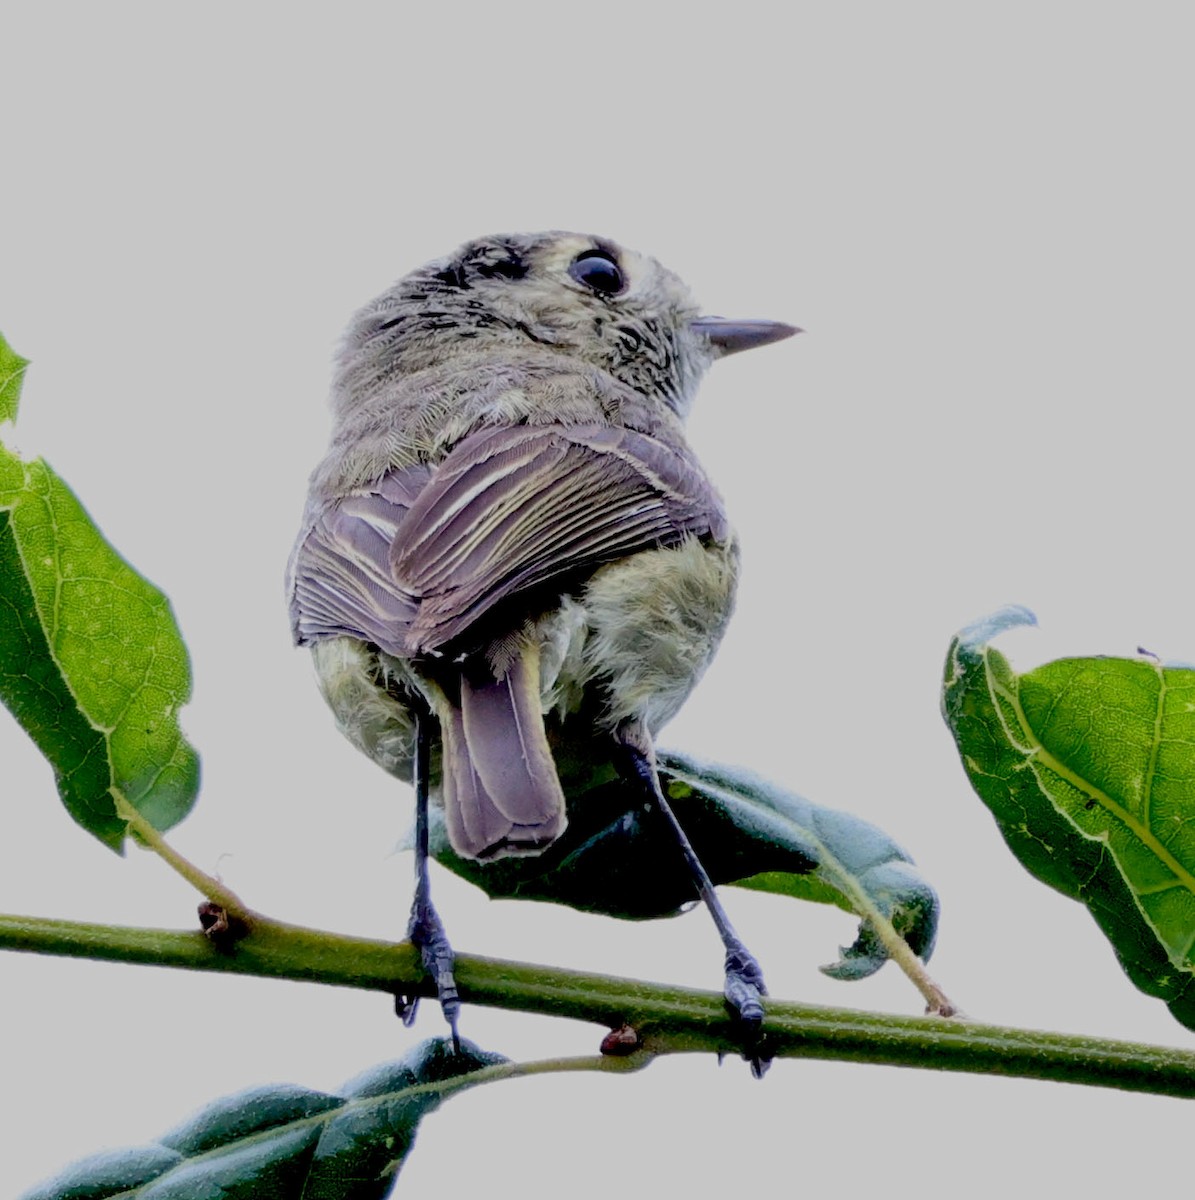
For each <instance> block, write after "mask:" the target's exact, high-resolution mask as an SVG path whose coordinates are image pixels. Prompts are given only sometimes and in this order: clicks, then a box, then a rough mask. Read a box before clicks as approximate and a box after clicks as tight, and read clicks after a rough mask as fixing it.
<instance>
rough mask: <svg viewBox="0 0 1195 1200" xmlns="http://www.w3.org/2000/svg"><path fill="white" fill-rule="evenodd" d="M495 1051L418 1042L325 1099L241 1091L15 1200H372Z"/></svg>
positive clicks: (387, 1188)
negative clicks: (146, 1142) (435, 1115)
mask: <svg viewBox="0 0 1195 1200" xmlns="http://www.w3.org/2000/svg"><path fill="white" fill-rule="evenodd" d="M505 1061H506V1059H504V1058H503V1057H502V1056H501V1055H500V1054H491V1053H488V1052H486V1051H483V1050H479V1049H478V1048H477V1047H476V1046H474V1045H472V1044H471V1043H469V1042H462V1043H461V1049H460V1053H459V1054H458V1053H456V1052H455V1051H454V1050H453V1049H452V1046H451V1043H450V1042H448V1041H447V1040H444V1041H440V1040H432V1041H426V1042H422V1043H420V1045H418V1046H416V1047H415V1048H414V1049H413V1050H412V1051H411V1052H410V1053H409V1054H407V1055H406V1056H405V1057H403V1058H402V1059H400V1060H398V1061H397V1062H393V1063H387V1064H385V1065H383V1066H379V1067H375V1068H374V1069H373V1070H371V1071H369V1072H367V1073H366V1074H365V1075H362V1076H358V1077H357V1078H356V1079H354V1080H350V1081H349V1082H348V1083H346V1084H345V1085H344V1087H343V1088H341V1089H340V1091H339V1092H337V1093H334V1094H329V1093H325V1092H317V1091H312V1090H309V1089H307V1088H300V1087H295V1086H293V1085H279V1086H276V1087H259V1088H253V1089H251V1090H249V1091H247V1092H242V1093H240V1094H239V1095H235V1096H228V1097H225V1098H223V1099H221V1100H217V1101H216V1102H215V1103H213V1104H211V1105H209V1106H208V1107H207V1108H205V1109H204V1110H203V1111H201V1112H200V1113H198V1114H196V1115H195V1116H194V1117H192V1118H191V1119H190V1120H188V1121H186V1122H185V1123H184V1124H182V1125H180V1126H179V1127H178V1128H176V1129H173V1130H171V1131H170V1132H169V1133H167V1134H165V1135H164V1136H163V1137H162V1138H160V1139H159V1141H158V1142H157V1143H156V1144H155V1145H152V1146H145V1147H136V1148H132V1149H129V1150H121V1151H116V1152H110V1153H106V1154H101V1155H95V1156H93V1157H92V1158H87V1159H83V1160H82V1161H81V1162H78V1163H75V1164H74V1165H73V1166H70V1167H68V1168H67V1169H66V1170H65V1171H63V1172H61V1173H60V1174H59V1175H56V1176H55V1177H54V1178H53V1179H50V1180H47V1181H46V1182H45V1183H43V1184H40V1185H39V1186H37V1187H34V1188H33V1189H32V1190H30V1191H28V1192H26V1193H25V1194H24V1196H23V1197H22V1200H107V1198H108V1197H116V1196H119V1197H121V1200H208V1198H210V1200H254V1198H257V1200H260V1198H261V1197H269V1198H270V1200H382V1197H385V1196H387V1195H389V1194H390V1192H391V1189H392V1188H393V1186H394V1181H395V1179H396V1177H397V1175H398V1172H399V1170H400V1168H401V1167H402V1164H403V1162H404V1161H405V1159H406V1156H407V1154H409V1153H410V1150H411V1146H412V1144H413V1143H414V1140H415V1134H416V1132H417V1130H418V1126H419V1122H420V1121H421V1120H422V1118H423V1117H424V1116H425V1115H426V1114H427V1113H429V1112H431V1111H433V1110H434V1109H435V1108H437V1107H438V1106H439V1104H440V1102H441V1101H442V1100H443V1099H444V1098H445V1097H446V1096H447V1095H449V1094H450V1093H452V1092H454V1091H459V1090H461V1089H462V1088H464V1087H470V1086H473V1084H474V1083H476V1082H478V1080H473V1079H470V1078H469V1076H471V1075H475V1074H476V1073H477V1072H478V1071H481V1070H482V1069H483V1068H485V1067H489V1066H494V1065H496V1064H498V1063H502V1062H505Z"/></svg>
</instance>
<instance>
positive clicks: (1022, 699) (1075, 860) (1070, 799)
mask: <svg viewBox="0 0 1195 1200" xmlns="http://www.w3.org/2000/svg"><path fill="white" fill-rule="evenodd" d="M1031 621H1032V615H1031V614H1028V613H1027V612H1026V610H1024V609H1016V610H1004V611H1003V612H1002V613H999V614H997V615H996V617H994V618H989V619H988V620H986V621H984V622H979V623H977V624H976V625H975V626H972V627H970V628H969V629H967V630H964V631H963V632H962V633H961V634H960V635H959V636H958V637H957V638H956V639H955V640H954V642H953V643H952V645H951V648H950V653H949V656H948V657H947V662H946V678H945V683H944V687H943V695H942V710H943V714H944V716H945V718H946V722H947V724H948V725H949V726H950V729H951V731H952V733H953V734H954V737H955V741H956V742H957V744H958V748H959V753H960V755H961V756H962V760H963V766H964V768H965V769H966V771H967V774H968V776H969V777H970V780H971V784H972V786H973V787H974V788H975V790H976V792H978V794H979V796H980V797H981V798H982V799H983V801H984V803H985V804H986V805H987V806H988V808H989V809H990V810H991V812H992V815H993V816H994V817H995V818H996V821H997V824H998V825H999V827H1000V831H1001V833H1002V834H1003V835H1004V839H1005V841H1006V842H1007V843H1008V846H1009V848H1010V849H1011V850H1012V851H1013V853H1014V854H1015V855H1016V856H1017V858H1018V859H1019V860H1020V862H1021V864H1022V865H1023V866H1024V867H1025V868H1026V869H1027V870H1029V871H1030V872H1031V873H1032V874H1033V875H1035V876H1036V877H1037V878H1038V879H1040V880H1042V882H1043V883H1047V884H1049V885H1050V886H1051V887H1053V888H1056V889H1057V890H1058V891H1060V892H1062V893H1063V894H1064V895H1067V896H1070V897H1072V898H1073V899H1076V900H1079V901H1080V902H1081V903H1083V904H1085V905H1086V906H1087V908H1088V909H1089V911H1090V912H1091V914H1092V916H1093V917H1094V918H1095V920H1096V922H1097V923H1098V924H1099V926H1100V928H1101V930H1103V932H1104V934H1105V935H1106V936H1107V937H1108V939H1109V941H1111V943H1112V946H1113V948H1114V950H1115V951H1116V954H1117V956H1118V958H1119V959H1120V962H1121V965H1122V966H1123V967H1124V969H1125V971H1126V973H1127V974H1128V975H1129V977H1130V979H1132V981H1133V982H1134V984H1136V986H1137V987H1138V988H1140V989H1141V990H1142V991H1144V992H1146V993H1147V994H1148V995H1151V996H1156V997H1159V998H1160V999H1162V1000H1164V1001H1165V1002H1166V1003H1167V1004H1168V1005H1169V1007H1170V1010H1171V1012H1172V1013H1173V1015H1174V1016H1175V1017H1176V1018H1177V1019H1178V1020H1179V1021H1181V1022H1182V1023H1183V1024H1184V1025H1186V1026H1187V1027H1188V1028H1192V1029H1195V670H1192V669H1190V668H1187V667H1172V666H1166V665H1164V664H1162V663H1160V662H1157V661H1155V660H1153V659H1145V658H1142V659H1124V658H1070V659H1061V660H1058V661H1056V662H1051V663H1046V664H1045V665H1044V666H1041V667H1038V668H1036V669H1035V670H1033V671H1029V672H1027V673H1026V674H1023V675H1019V674H1017V672H1015V671H1014V670H1013V668H1012V666H1011V665H1010V664H1009V662H1008V660H1007V659H1006V658H1005V657H1004V656H1003V655H1002V654H1000V652H999V651H998V650H995V649H994V648H993V647H992V646H990V645H989V644H988V640H989V639H990V638H991V637H994V636H995V635H996V634H997V633H999V632H1000V631H1001V630H1002V629H1005V628H1009V627H1010V626H1012V625H1016V624H1026V623H1030V622H1031Z"/></svg>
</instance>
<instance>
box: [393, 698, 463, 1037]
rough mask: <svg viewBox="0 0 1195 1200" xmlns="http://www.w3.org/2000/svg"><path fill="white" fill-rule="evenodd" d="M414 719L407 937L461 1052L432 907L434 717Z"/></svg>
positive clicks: (455, 1003) (403, 1005) (407, 1008)
mask: <svg viewBox="0 0 1195 1200" xmlns="http://www.w3.org/2000/svg"><path fill="white" fill-rule="evenodd" d="M412 711H413V713H414V718H415V756H414V770H413V774H414V784H415V899H414V902H413V903H412V904H411V919H410V921H409V922H408V923H407V936H408V937H409V938H410V939H411V944H412V945H413V946H414V947H415V948H416V949H417V950H418V951H419V954H420V957H421V958H422V959H423V969H424V970H425V971H426V972H427V973H428V974H429V975H430V976H431V977H432V979H433V981H434V982H435V985H436V994H437V995H438V996H439V998H440V1008H441V1009H442V1010H443V1012H444V1020H446V1021H447V1022H448V1024H449V1025H450V1026H451V1028H452V1044H453V1046H454V1047H455V1048H456V1049H457V1050H458V1051H459V1050H460V1048H461V1039H460V1034H459V1032H458V1031H457V1019H458V1017H459V1016H460V1011H461V998H460V994H459V993H458V992H457V990H456V977H455V976H454V975H453V973H452V968H453V965H454V963H455V961H456V955H455V954H454V953H453V950H452V946H451V944H450V943H449V941H448V935H447V934H446V933H445V932H444V925H443V922H441V920H440V914H439V913H438V912H436V909H435V905H433V904H432V896H431V883H430V880H429V878H428V870H427V860H428V858H429V853H428V824H427V823H428V811H427V810H428V775H429V774H430V769H429V768H430V764H431V730H432V715H431V713H430V711H428V709H427V708H426V707H425V706H424V705H422V704H414V705H412ZM395 1007H396V1009H397V1012H398V1015H399V1016H400V1017H401V1018H402V1020H403V1024H404V1025H410V1024H412V1023H413V1022H414V1020H415V1012H416V1009H417V1008H418V1007H419V998H418V996H416V995H414V994H409V995H408V994H405V993H404V994H400V995H399V996H398V997H397V1000H396V1005H395Z"/></svg>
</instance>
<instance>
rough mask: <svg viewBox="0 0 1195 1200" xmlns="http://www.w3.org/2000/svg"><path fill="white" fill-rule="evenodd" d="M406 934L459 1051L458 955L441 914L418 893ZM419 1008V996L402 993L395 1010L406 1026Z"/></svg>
mask: <svg viewBox="0 0 1195 1200" xmlns="http://www.w3.org/2000/svg"><path fill="white" fill-rule="evenodd" d="M407 936H408V937H409V938H410V939H411V944H412V945H413V946H414V947H415V948H416V949H417V950H418V951H419V956H420V958H421V959H422V960H423V969H424V970H425V971H426V972H427V973H428V975H429V976H431V979H432V982H433V983H434V984H435V985H436V995H437V996H438V997H439V1000H440V1009H441V1011H442V1012H443V1013H444V1020H445V1021H447V1022H448V1025H449V1027H450V1028H451V1029H452V1044H453V1047H454V1048H455V1049H456V1050H458V1051H459V1050H460V1048H461V1036H460V1033H459V1031H458V1030H457V1021H458V1019H459V1018H460V1012H461V997H460V993H459V992H458V991H457V987H456V976H455V975H454V974H453V967H454V965H455V963H456V954H455V953H454V952H453V949H452V944H451V943H450V942H449V941H448V935H447V934H446V933H445V932H444V924H443V922H442V921H441V920H440V914H439V913H438V912H436V910H435V907H434V906H433V904H432V902H431V900H430V899H427V898H425V897H421V896H416V898H415V902H414V904H412V905H411V919H410V921H409V922H408V923H407ZM418 1007H419V997H418V996H417V995H415V994H414V993H411V994H406V993H403V994H400V995H399V996H398V998H397V1001H396V1003H395V1009H396V1011H397V1012H398V1015H399V1016H400V1017H401V1018H402V1022H403V1024H404V1025H411V1024H412V1023H413V1022H414V1020H415V1013H416V1010H417V1009H418Z"/></svg>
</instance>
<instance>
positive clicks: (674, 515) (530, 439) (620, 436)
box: [392, 424, 729, 654]
mask: <svg viewBox="0 0 1195 1200" xmlns="http://www.w3.org/2000/svg"><path fill="white" fill-rule="evenodd" d="M688 534H696V535H699V536H702V535H707V534H712V535H713V536H714V537H716V538H719V539H722V538H724V537H726V536H728V534H729V530H728V527H727V524H726V518H725V515H724V512H723V508H722V502H721V498H720V497H719V496H718V494H717V492H716V491H715V490H714V488H713V485H712V484H711V483H710V482H709V480H708V479H707V478H706V475H705V473H704V471H702V469H701V467H700V466H699V465H698V463H697V461H696V459H695V458H694V457H693V455H692V454H691V452H690V451H689V450H688V448H687V447H685V446H684V445H683V444H681V445H669V444H667V443H666V442H664V441H662V440H659V439H657V438H652V437H649V436H647V435H646V434H643V433H640V432H637V431H635V430H631V429H625V428H615V427H610V426H606V425H596V424H593V425H574V426H561V425H553V426H529V425H518V426H513V427H503V428H497V429H488V430H484V431H482V432H480V433H476V434H473V435H472V436H470V437H468V438H466V439H465V440H464V441H462V442H461V443H460V445H458V446H457V447H456V448H455V449H454V450H453V452H452V453H451V454H450V455H449V457H448V458H447V459H446V460H445V461H444V462H443V463H442V464H441V465H440V466H439V467H438V468H437V470H436V471H435V474H434V475H433V476H432V479H431V481H430V483H429V484H428V485H427V487H426V488H424V489H423V491H421V492H420V493H419V496H418V497H417V498H416V499H415V501H414V502H413V503H412V505H411V507H410V510H409V512H408V513H407V515H406V518H405V520H404V521H403V524H402V528H401V530H400V531H399V535H398V537H397V538H396V539H395V541H394V548H393V552H392V565H393V579H394V582H395V584H396V585H397V587H398V588H399V589H400V590H401V591H402V592H403V593H404V594H405V595H408V596H410V597H411V598H412V599H413V600H414V601H416V602H417V603H418V614H417V615H416V616H415V618H414V620H413V621H412V622H411V624H410V626H409V628H408V629H407V632H406V647H407V652H408V653H411V654H420V653H427V652H429V651H435V650H437V649H439V648H441V647H443V646H445V645H446V644H447V643H449V642H452V641H453V640H454V639H455V638H458V637H460V636H461V635H462V634H464V633H465V632H466V631H467V630H468V629H469V628H470V626H472V625H473V624H474V623H475V622H477V621H478V620H479V618H481V617H482V616H484V615H485V614H486V613H487V612H489V610H491V609H492V608H493V607H494V606H495V605H497V604H499V603H500V602H502V601H504V600H506V599H508V598H509V597H511V596H514V595H516V594H518V593H522V592H526V591H528V590H530V589H532V588H537V587H539V586H541V585H543V584H545V583H547V582H548V581H550V580H553V579H556V578H558V577H561V576H573V577H578V576H580V577H584V576H585V575H586V574H587V573H589V572H592V571H593V570H594V569H595V568H596V567H597V566H599V565H600V564H602V563H604V562H610V561H612V560H614V559H618V558H624V557H626V556H627V555H629V554H634V553H636V552H637V551H640V550H646V549H650V548H653V547H656V546H664V545H670V544H673V543H676V542H678V541H680V540H681V539H682V538H684V537H685V536H686V535H688Z"/></svg>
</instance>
